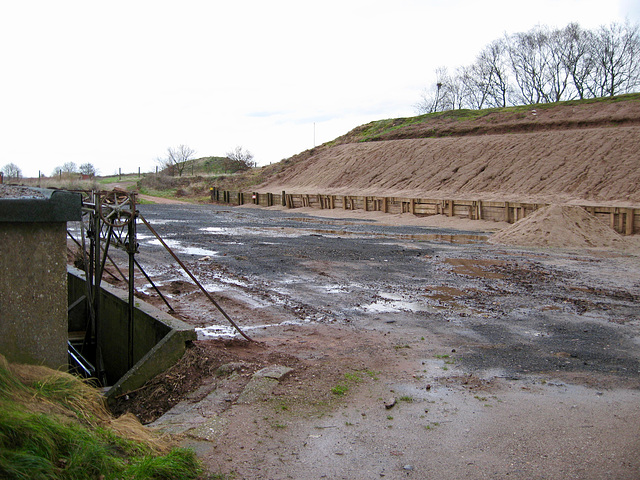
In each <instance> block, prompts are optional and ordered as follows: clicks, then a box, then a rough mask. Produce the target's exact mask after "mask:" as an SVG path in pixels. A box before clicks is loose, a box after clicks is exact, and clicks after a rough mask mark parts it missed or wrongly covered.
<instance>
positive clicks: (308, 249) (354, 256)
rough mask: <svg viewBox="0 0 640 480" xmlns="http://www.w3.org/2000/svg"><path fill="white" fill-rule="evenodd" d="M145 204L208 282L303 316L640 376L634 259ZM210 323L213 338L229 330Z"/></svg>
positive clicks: (501, 367) (490, 357)
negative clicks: (430, 336)
mask: <svg viewBox="0 0 640 480" xmlns="http://www.w3.org/2000/svg"><path fill="white" fill-rule="evenodd" d="M141 213H142V214H143V215H144V217H145V218H146V219H147V220H148V221H149V222H150V223H151V224H152V225H155V228H156V229H157V231H158V232H159V233H160V234H161V235H162V237H163V238H164V239H166V240H167V241H168V243H169V244H170V246H172V248H174V249H175V251H176V252H178V255H179V256H180V257H181V258H182V259H183V260H184V261H186V262H187V263H188V264H189V265H191V267H192V268H193V270H194V272H195V273H196V275H197V276H198V278H199V279H201V281H203V282H204V283H206V284H207V285H208V287H207V288H211V289H213V290H224V289H225V288H227V287H228V288H232V289H235V290H236V291H237V292H238V293H239V294H241V295H242V296H244V297H245V298H247V299H250V298H252V297H253V300H254V301H255V302H258V303H263V302H273V303H277V304H280V305H285V306H286V307H287V308H288V309H289V311H291V312H292V313H293V314H294V315H295V316H296V317H297V318H298V320H299V321H300V322H301V323H305V322H323V323H327V322H338V323H348V324H352V325H355V326H357V327H366V328H369V329H377V330H381V331H390V330H393V331H395V332H398V331H406V332H407V335H408V336H419V337H422V336H424V335H428V334H437V335H441V336H444V337H446V338H448V339H449V341H450V343H451V344H452V345H458V348H463V349H464V354H463V355H462V356H461V358H460V361H461V362H462V364H463V365H464V367H465V369H468V370H469V371H473V372H481V371H489V370H490V371H492V372H493V374H499V375H503V376H508V377H517V376H521V375H527V374H535V373H541V372H557V373H562V374H566V373H583V372H592V373H599V374H602V375H604V376H606V377H611V379H612V381H623V382H624V383H627V382H629V383H631V384H637V382H638V378H639V377H640V362H639V360H640V355H639V349H638V347H639V342H640V311H639V309H638V305H639V303H638V299H639V298H640V297H639V295H640V269H639V268H638V259H636V258H629V257H622V256H616V255H610V254H603V253H600V254H598V253H596V254H593V253H590V254H580V253H575V252H551V251H548V250H546V251H542V250H540V251H536V250H535V249H530V250H519V249H513V248H506V247H499V246H492V245H488V244H486V243H485V242H484V241H483V239H484V238H486V237H484V236H482V235H478V233H477V232H459V231H453V230H436V229H433V228H420V227H389V226H380V225H376V224H374V223H373V222H363V221H362V220H357V219H353V220H344V219H335V220H332V219H326V218H314V217H310V216H307V215H300V214H296V212H295V210H292V211H273V210H267V209H247V208H242V209H238V208H236V209H229V208H223V207H219V206H209V205H207V206H184V205H180V206H177V205H170V206H164V205H143V206H141ZM139 235H140V236H141V240H140V243H141V247H140V250H141V257H140V258H141V261H142V263H143V264H144V263H145V262H146V263H147V264H149V263H151V264H152V266H151V270H152V271H153V273H156V274H157V273H160V272H158V269H160V270H162V268H164V267H163V266H162V265H163V264H164V261H165V260H166V261H169V260H170V259H169V258H168V257H167V255H166V254H165V253H164V252H162V249H161V247H159V246H158V245H156V243H157V242H156V241H155V240H153V238H151V236H150V235H148V232H146V231H145V229H144V227H142V228H140V229H139ZM160 258H162V260H160ZM159 260H160V261H159ZM166 275H168V277H167V278H164V281H167V280H170V278H169V277H173V276H174V275H175V271H174V270H173V269H169V270H168V271H167V272H166ZM166 275H165V276H166ZM160 280H161V281H162V279H160ZM258 311H259V310H258ZM253 322H255V325H260V324H262V323H270V322H261V321H260V318H255V319H254V320H253ZM217 325H221V326H224V322H219V323H217ZM255 325H254V326H255ZM200 326H201V327H204V328H203V329H202V330H201V331H200V333H201V336H202V337H203V338H204V337H206V336H207V335H210V336H212V335H214V334H216V332H219V331H220V330H219V329H218V328H215V327H216V325H207V324H206V322H205V323H204V324H202V325H200ZM245 326H250V325H245ZM206 327H211V328H208V329H207V328H206ZM459 353H462V352H460V351H459Z"/></svg>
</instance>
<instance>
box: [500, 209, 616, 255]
mask: <svg viewBox="0 0 640 480" xmlns="http://www.w3.org/2000/svg"><path fill="white" fill-rule="evenodd" d="M489 241H490V242H491V243H501V244H506V245H520V246H540V247H559V248H585V247H586V248H611V247H619V248H624V247H625V242H624V238H623V237H622V236H621V235H619V234H618V233H616V232H615V231H614V230H613V229H611V228H610V227H609V226H608V225H605V224H604V223H603V222H602V221H601V220H600V219H598V218H596V217H595V216H594V215H591V214H590V213H589V212H587V211H586V210H585V209H583V208H581V207H577V206H570V205H549V206H548V207H544V208H541V209H539V210H536V211H535V212H533V213H532V214H531V215H529V216H528V217H526V218H523V219H522V220H520V221H519V222H516V223H514V224H513V225H511V226H510V227H507V228H505V229H503V230H501V231H499V232H498V233H495V234H493V235H492V236H491V238H490V239H489Z"/></svg>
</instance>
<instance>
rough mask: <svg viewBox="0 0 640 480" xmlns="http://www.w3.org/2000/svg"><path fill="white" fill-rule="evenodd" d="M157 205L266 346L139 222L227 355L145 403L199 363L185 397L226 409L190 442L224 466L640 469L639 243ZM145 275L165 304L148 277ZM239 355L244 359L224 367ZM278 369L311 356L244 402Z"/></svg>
mask: <svg viewBox="0 0 640 480" xmlns="http://www.w3.org/2000/svg"><path fill="white" fill-rule="evenodd" d="M140 210H141V212H142V214H143V215H144V216H145V218H146V219H147V220H148V221H149V222H150V223H151V224H152V225H154V226H155V227H156V228H157V230H158V231H159V232H160V233H161V235H162V236H163V238H164V239H165V240H166V241H167V242H168V243H169V244H170V245H171V246H172V248H174V249H175V251H176V252H177V254H178V255H179V256H180V257H181V258H182V259H183V261H185V262H186V263H187V264H188V266H189V267H190V268H191V269H192V271H193V272H194V274H195V275H196V276H197V277H198V279H200V281H201V282H202V283H203V284H204V286H205V287H206V289H207V290H208V291H210V292H212V294H213V295H214V296H215V297H216V299H217V300H218V301H219V302H220V303H221V304H222V305H223V307H224V309H225V310H226V311H227V312H228V313H229V314H230V315H231V317H232V318H233V319H234V320H235V321H236V322H237V323H238V324H240V325H241V326H242V328H243V330H244V331H245V332H246V333H248V334H249V335H251V336H252V337H253V338H255V339H256V340H258V341H259V342H260V343H258V344H256V343H253V344H252V343H250V342H244V341H229V340H223V338H229V337H228V335H233V330H232V329H230V328H229V326H228V324H226V322H225V321H224V319H223V318H222V317H221V316H220V315H219V314H218V313H217V312H216V311H215V309H214V308H212V306H211V305H210V304H208V303H207V301H206V300H205V299H204V298H203V296H202V295H201V294H200V293H198V291H197V289H196V287H195V286H194V285H193V284H192V283H191V282H190V281H189V279H188V278H187V277H186V276H185V275H184V274H183V273H181V272H180V270H179V269H178V268H177V266H176V265H175V263H174V262H173V261H172V259H171V258H170V257H169V255H168V254H167V253H166V252H164V251H163V249H162V248H161V247H160V246H159V245H158V242H157V241H156V240H155V239H154V238H153V237H152V236H151V235H150V234H149V232H148V231H146V229H145V228H144V227H143V226H140V227H139V241H140V254H139V256H138V260H139V261H140V263H141V264H142V265H143V266H144V267H145V268H146V270H147V272H148V273H149V274H150V275H151V276H152V278H153V279H154V281H155V282H157V283H158V285H159V286H160V289H161V290H162V291H163V292H164V293H165V294H166V295H167V296H168V297H169V301H170V302H171V303H172V304H173V306H174V308H175V310H176V312H177V315H178V316H181V317H182V318H183V319H185V320H186V321H188V322H190V323H192V324H194V325H196V326H197V327H198V332H199V337H200V338H201V339H202V341H200V342H197V343H198V345H197V348H198V349H199V350H197V352H198V353H197V357H198V358H199V359H200V360H202V361H203V362H205V360H203V358H205V357H206V359H208V360H206V362H209V363H206V362H205V363H204V365H210V366H211V367H210V370H207V368H208V367H205V366H202V365H201V364H198V365H199V366H197V367H194V366H190V365H186V366H185V367H184V370H182V371H178V372H177V373H168V374H167V375H168V376H167V378H166V379H162V380H160V381H159V383H156V384H155V385H154V386H152V387H150V389H149V390H148V391H147V393H144V394H141V395H140V397H141V398H140V401H141V403H142V407H141V411H142V412H143V413H146V412H149V409H150V408H152V406H150V405H149V404H148V401H149V398H150V397H152V396H153V392H154V391H156V390H161V389H162V388H161V387H163V386H164V385H165V384H169V383H172V382H174V381H175V378H178V377H180V376H181V375H182V376H193V375H196V376H201V377H202V379H203V383H202V386H201V387H200V388H199V389H198V391H197V392H195V393H192V394H189V395H190V396H189V395H187V398H186V400H184V401H185V402H186V403H181V404H179V405H177V407H176V408H178V410H179V411H183V412H184V411H189V409H193V411H194V412H195V411H197V412H199V415H201V414H203V413H206V412H213V411H215V413H212V414H211V415H213V416H212V417H209V418H208V420H206V422H207V423H205V424H203V425H204V426H205V427H206V428H205V430H206V435H204V437H205V438H204V439H203V436H202V435H201V434H198V435H201V436H198V435H195V434H194V435H192V434H189V435H187V437H186V440H185V444H186V445H188V446H192V447H194V448H196V451H197V452H198V454H199V456H200V458H202V459H203V460H204V462H205V464H206V465H207V466H208V468H209V469H210V471H211V472H212V473H216V474H218V473H221V474H228V475H229V477H228V478H236V479H255V480H257V479H291V478H293V479H299V478H305V479H349V480H353V479H356V480H358V479H363V480H364V479H372V478H385V479H401V478H413V479H430V478H446V479H450V480H452V479H453V480H455V479H468V478H473V479H504V478H521V479H546V480H549V479H557V480H560V479H562V480H565V479H568V478H575V479H581V480H585V479H593V480H595V479H601V478H616V479H629V480H631V479H637V478H640V441H639V438H640V435H639V434H640V389H639V387H640V382H639V379H640V363H639V360H640V353H639V352H640V349H639V346H640V345H639V343H640V318H639V309H638V296H639V295H640V261H639V259H638V258H637V257H632V256H624V255H618V254H616V253H613V252H593V251H592V252H570V251H551V250H549V249H546V250H542V249H516V248H508V247H500V246H495V245H489V244H486V243H484V241H483V236H482V235H478V233H477V232H459V231H454V230H437V229H432V228H420V227H388V226H381V225H379V224H376V223H373V222H370V221H363V220H358V219H355V218H354V219H346V220H345V219H344V218H341V219H328V218H320V217H313V216H309V215H304V214H301V213H298V212H296V211H295V210H288V211H278V210H269V209H249V208H229V207H222V206H211V205H202V206H196V205H142V206H140ZM138 289H139V291H140V292H141V296H142V297H144V298H146V299H147V300H148V301H151V302H152V303H154V304H156V305H160V306H161V304H160V303H159V300H158V298H157V296H156V295H155V294H154V292H153V291H152V290H151V289H150V288H149V285H145V281H144V279H142V280H141V281H139V283H138ZM216 359H217V360H216ZM223 363H224V364H226V365H227V367H225V368H227V370H228V368H232V369H233V368H235V369H238V370H237V371H234V373H233V374H232V375H230V376H228V377H227V376H222V377H221V376H219V374H217V373H214V372H217V371H218V370H215V368H217V366H218V365H219V364H223ZM275 364H278V365H286V366H288V367H289V368H292V369H293V370H292V372H291V373H289V374H288V375H287V376H286V377H284V378H283V379H282V380H281V381H280V382H279V384H278V386H277V387H276V388H275V389H274V390H273V393H272V394H270V395H266V396H264V397H263V398H262V399H260V400H258V401H255V402H248V403H247V402H243V401H241V399H242V395H244V392H243V388H245V387H246V386H247V385H248V383H247V382H249V379H250V378H251V374H252V372H256V371H258V370H259V369H260V368H263V367H265V366H270V365H275ZM229 366H232V367H229ZM198 392H200V393H198ZM183 393H187V392H183ZM183 398H185V397H183ZM216 399H217V400H216ZM133 401H136V399H135V398H133V400H132V402H133ZM145 402H147V403H145ZM207 402H208V403H207ZM212 402H213V403H212ZM145 405H146V406H145ZM214 405H215V408H214ZM125 407H126V405H125ZM154 418H155V417H154ZM200 431H202V430H200Z"/></svg>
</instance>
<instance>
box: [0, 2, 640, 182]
mask: <svg viewBox="0 0 640 480" xmlns="http://www.w3.org/2000/svg"><path fill="white" fill-rule="evenodd" d="M627 18H628V19H629V20H630V21H631V22H633V23H636V22H640V1H638V0H618V1H616V0H535V1H528V0H395V1H394V2H389V1H378V0H336V1H334V0H323V1H314V2H310V1H305V0H293V1H284V0H246V1H243V0H236V1H226V0H225V1H217V0H209V1H205V0H180V1H178V0H174V1H164V0H152V1H151V0H149V1H148V0H126V1H120V0H111V1H109V2H98V1H91V0H78V1H69V0H56V1H52V0H36V1H33V0H15V1H3V2H1V4H0V62H1V65H2V67H1V68H2V69H1V71H0V140H1V143H2V147H1V148H0V168H1V167H2V166H4V165H5V164H7V163H9V162H13V163H15V164H17V165H18V166H19V167H20V168H21V169H22V172H23V175H24V176H37V175H38V171H42V173H43V174H45V175H50V174H51V173H52V172H53V170H54V168H55V167H56V166H60V165H62V164H63V163H65V162H69V161H71V162H75V163H76V164H77V165H80V164H82V163H86V162H90V163H93V164H94V165H95V166H96V168H97V169H98V170H99V173H100V174H103V175H108V174H112V173H115V172H117V171H118V168H122V171H123V172H137V170H138V167H140V168H141V169H142V171H143V172H144V171H153V170H154V169H155V166H156V165H157V163H156V161H155V160H156V158H158V157H162V156H164V155H165V154H166V150H167V148H168V147H170V146H177V145H179V144H185V145H188V146H189V147H191V148H193V149H194V150H195V151H196V156H197V157H201V156H210V155H224V154H225V153H226V152H228V151H230V150H232V149H234V148H235V147H236V146H242V147H244V148H245V149H248V150H249V151H251V152H252V153H253V154H254V157H255V160H256V161H257V162H258V164H259V165H265V164H269V163H272V162H277V161H280V160H282V159H284V158H288V157H290V156H291V155H294V154H296V153H299V152H301V151H304V150H306V149H308V148H312V147H313V146H314V143H315V145H319V144H321V143H324V142H327V141H329V140H332V139H334V138H336V137H337V136H339V135H342V134H344V133H346V132H347V131H349V130H351V129H352V128H354V127H356V126H358V125H361V124H364V123H367V122H370V121H373V120H380V119H385V118H395V117H406V116H412V115H415V111H414V108H413V105H414V104H415V103H416V102H417V101H418V100H419V99H420V94H421V92H422V90H423V89H424V88H425V87H428V86H430V85H431V84H432V83H433V82H434V81H435V75H434V71H435V69H436V68H438V67H440V66H446V67H448V68H449V69H450V71H453V70H455V68H456V67H458V66H462V65H467V64H469V63H471V62H472V61H473V59H474V57H475V56H476V55H477V53H478V52H479V51H480V50H481V49H482V47H484V46H485V45H486V44H488V43H489V42H490V41H492V40H494V39H497V38H499V37H501V36H503V35H504V34H505V33H514V32H520V31H527V30H529V29H531V28H532V27H534V26H535V25H538V24H539V25H546V26H549V27H564V26H566V25H567V24H568V23H570V22H577V23H579V24H580V25H581V26H582V27H583V28H588V29H595V28H597V27H598V26H600V25H603V24H609V23H611V22H613V21H617V22H621V23H622V22H624V21H625V19H627Z"/></svg>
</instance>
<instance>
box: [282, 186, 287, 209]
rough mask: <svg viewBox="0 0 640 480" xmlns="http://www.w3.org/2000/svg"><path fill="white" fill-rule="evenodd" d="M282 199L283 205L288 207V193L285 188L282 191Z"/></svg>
mask: <svg viewBox="0 0 640 480" xmlns="http://www.w3.org/2000/svg"><path fill="white" fill-rule="evenodd" d="M281 200H282V206H283V207H286V206H287V196H286V194H285V193H284V190H283V191H282V198H281Z"/></svg>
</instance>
